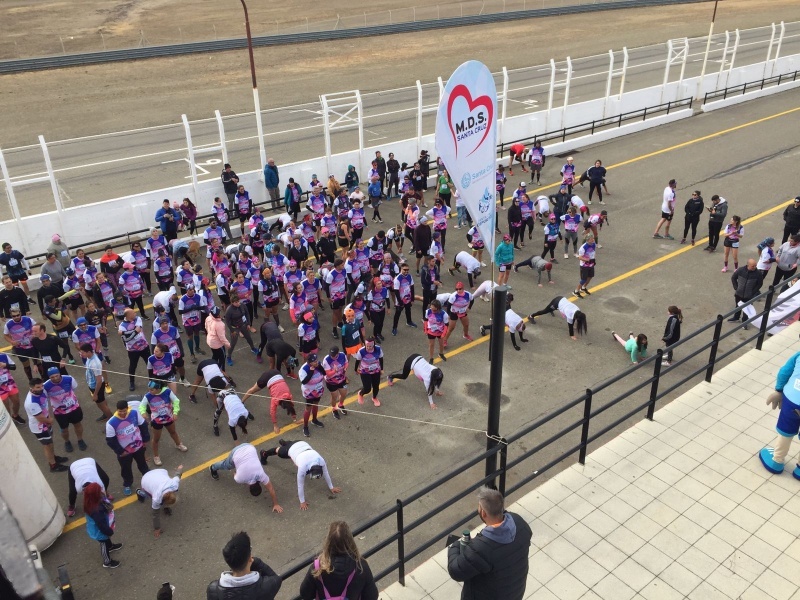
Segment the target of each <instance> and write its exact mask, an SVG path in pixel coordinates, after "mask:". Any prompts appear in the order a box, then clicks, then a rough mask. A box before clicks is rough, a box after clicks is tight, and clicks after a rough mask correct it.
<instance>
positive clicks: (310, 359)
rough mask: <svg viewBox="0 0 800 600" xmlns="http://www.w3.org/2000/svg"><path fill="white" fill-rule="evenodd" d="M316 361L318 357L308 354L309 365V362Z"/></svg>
mask: <svg viewBox="0 0 800 600" xmlns="http://www.w3.org/2000/svg"><path fill="white" fill-rule="evenodd" d="M318 359H319V357H318V356H317V355H316V354H314V353H312V354H309V355H308V362H310V363H311V362H315V361H317V360H318Z"/></svg>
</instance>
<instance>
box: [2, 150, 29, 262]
mask: <svg viewBox="0 0 800 600" xmlns="http://www.w3.org/2000/svg"><path fill="white" fill-rule="evenodd" d="M0 172H2V174H3V181H4V182H5V184H6V195H7V196H8V203H9V205H10V206H11V215H12V216H13V217H14V223H15V224H16V226H17V235H19V239H20V242H21V244H22V253H23V254H24V255H26V256H27V255H28V254H30V253H31V252H30V248H28V245H27V243H26V241H27V240H26V236H25V234H24V233H23V231H22V217H21V216H20V214H19V206H18V205H17V196H16V195H15V194H14V185H13V184H12V183H11V176H10V175H9V174H8V165H6V158H5V156H3V150H2V148H0Z"/></svg>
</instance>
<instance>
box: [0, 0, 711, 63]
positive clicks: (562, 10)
mask: <svg viewBox="0 0 800 600" xmlns="http://www.w3.org/2000/svg"><path fill="white" fill-rule="evenodd" d="M706 1H707V0H617V1H613V0H612V1H609V2H600V3H598V2H594V3H591V4H579V5H577V6H559V7H553V8H541V9H531V10H518V11H511V12H504V13H492V14H480V15H469V16H462V17H451V18H448V19H436V20H428V21H411V22H406V23H392V24H389V25H376V26H371V27H353V28H351V29H346V30H331V31H309V32H305V33H303V32H301V33H292V34H283V35H263V36H255V37H253V46H254V47H265V46H279V45H285V44H300V43H306V42H320V41H331V40H341V39H347V38H354V37H367V36H378V35H389V34H393V33H414V32H418V31H428V30H433V29H445V28H451V27H463V26H468V25H482V24H486V23H500V22H504V21H516V20H518V19H527V18H535V17H552V16H562V15H572V14H579V13H585V12H596V11H601V10H618V9H623V8H639V7H647V6H663V5H670V4H695V3H699V2H706ZM246 47H247V40H246V39H245V38H233V39H226V40H213V41H206V42H188V43H184V44H169V45H164V46H152V47H144V48H130V49H126V50H106V51H102V52H87V53H82V54H69V55H64V56H45V57H41V58H27V59H17V60H3V61H0V73H21V72H25V71H37V70H43V69H55V68H63V67H73V66H83V65H92V64H100V63H109V62H118V61H124V60H140V59H145V58H158V57H164V56H181V55H186V54H196V53H202V52H223V51H227V50H238V49H242V48H246Z"/></svg>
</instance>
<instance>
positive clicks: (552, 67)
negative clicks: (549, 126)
mask: <svg viewBox="0 0 800 600" xmlns="http://www.w3.org/2000/svg"><path fill="white" fill-rule="evenodd" d="M555 87H556V61H554V60H553V59H552V58H551V59H550V94H549V95H548V96H547V112H548V113H549V112H550V111H551V110H553V94H554V92H555ZM548 116H549V115H548Z"/></svg>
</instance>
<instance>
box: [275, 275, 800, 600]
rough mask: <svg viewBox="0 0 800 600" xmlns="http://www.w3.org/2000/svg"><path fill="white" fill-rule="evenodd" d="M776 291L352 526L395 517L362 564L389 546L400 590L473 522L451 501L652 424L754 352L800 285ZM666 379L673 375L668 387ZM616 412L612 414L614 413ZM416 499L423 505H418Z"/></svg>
mask: <svg viewBox="0 0 800 600" xmlns="http://www.w3.org/2000/svg"><path fill="white" fill-rule="evenodd" d="M784 283H785V282H784ZM779 287H780V286H779ZM776 292H777V290H776V288H775V287H773V286H770V287H769V289H768V290H767V291H766V292H763V293H761V294H760V295H758V296H756V297H755V298H753V299H751V300H749V301H748V302H746V303H744V304H742V305H741V306H739V307H737V308H736V309H734V310H731V311H729V312H728V313H726V314H720V315H717V317H716V319H714V320H713V321H710V322H709V323H706V324H705V325H703V326H702V327H700V328H699V329H697V330H695V331H693V332H692V333H690V334H689V335H687V336H686V337H684V338H683V339H681V340H680V341H679V342H677V343H676V344H673V345H672V346H670V347H668V348H666V349H663V350H662V349H659V350H658V351H657V352H656V353H655V354H654V355H652V356H650V357H649V358H647V359H646V360H644V361H643V362H640V363H638V364H635V365H632V366H631V367H629V368H628V369H626V370H624V371H623V372H621V373H619V374H618V375H615V376H614V377H611V378H610V379H607V380H605V381H603V382H600V383H598V384H596V385H595V386H593V387H591V388H587V389H586V391H585V392H584V393H583V394H581V396H579V397H578V398H576V399H574V400H572V401H571V402H568V403H566V404H564V405H563V406H561V407H560V408H558V409H557V410H555V411H553V412H551V413H549V414H547V415H545V416H543V417H541V418H539V419H537V420H536V421H534V422H532V423H530V424H528V425H526V426H525V427H524V428H522V429H521V430H519V431H517V432H516V433H514V434H512V435H510V436H508V437H507V438H502V439H501V441H502V443H500V444H499V445H498V446H495V447H494V448H492V449H490V450H487V451H485V452H482V453H480V454H476V455H475V456H474V457H472V458H471V459H469V460H467V461H466V462H464V463H462V464H460V465H458V466H457V467H456V468H454V469H453V470H451V471H450V472H448V473H446V474H445V475H442V476H441V477H438V478H437V479H436V480H435V481H433V482H431V483H430V484H428V485H426V486H425V487H423V488H422V489H420V490H419V491H417V492H415V493H413V494H411V495H410V496H408V497H406V498H404V499H397V501H396V502H395V504H393V505H392V506H390V507H388V508H386V509H385V510H383V511H382V512H380V513H379V514H377V515H375V516H374V517H372V518H371V519H369V520H368V521H366V522H364V523H361V524H359V525H358V526H356V527H354V528H353V534H354V535H355V536H359V535H361V534H363V533H364V532H368V531H370V530H373V529H375V528H378V527H379V526H384V527H385V526H387V525H388V524H389V523H390V521H391V520H392V517H394V519H393V520H394V521H395V523H394V530H393V532H392V533H391V534H390V535H388V536H385V537H384V538H383V539H381V540H380V541H379V542H378V543H376V544H374V545H373V546H371V547H370V548H368V549H367V550H366V551H364V552H363V555H364V557H365V558H369V557H371V556H374V555H375V554H377V553H378V552H380V551H381V550H384V549H387V548H389V546H391V545H393V544H394V545H395V549H396V558H393V559H392V560H391V562H390V564H389V565H388V566H386V567H384V568H383V569H381V570H380V571H377V572H375V579H376V580H381V579H384V578H385V577H387V576H389V575H391V574H393V573H397V577H398V580H399V581H400V583H401V584H403V585H405V576H406V566H407V565H408V563H409V562H410V561H411V560H413V559H414V558H416V557H417V556H419V555H420V554H422V553H423V552H425V551H426V550H428V549H429V548H431V547H432V546H434V545H435V544H438V543H441V541H442V540H444V539H445V538H446V537H447V535H448V534H450V533H453V532H454V531H458V530H459V528H461V527H462V526H464V525H465V524H466V523H468V522H470V521H473V520H474V519H475V514H474V510H472V507H470V508H467V505H462V506H457V503H459V501H461V500H462V499H464V498H466V497H468V496H470V495H472V494H473V492H475V491H476V490H477V489H478V488H480V487H481V486H483V485H487V484H488V485H492V484H494V483H496V484H497V488H498V489H499V490H500V491H501V492H502V493H503V494H504V495H505V496H506V497H508V496H510V495H511V494H514V493H515V492H517V491H518V490H521V489H522V488H524V487H525V486H527V485H528V484H529V483H531V482H532V481H533V480H535V479H537V478H540V477H542V476H543V475H545V474H546V473H548V472H549V471H550V470H551V469H553V468H554V467H556V466H557V465H559V464H560V463H562V462H564V461H566V460H568V459H570V458H574V459H577V462H579V463H580V464H585V461H586V455H587V453H588V449H589V447H590V446H591V445H592V444H593V443H594V442H596V441H597V440H599V439H600V438H601V437H603V436H606V435H607V434H610V433H612V432H614V433H617V432H619V430H620V426H621V425H623V424H624V423H625V422H626V421H629V420H630V419H632V418H634V417H636V416H637V415H642V413H643V412H644V418H646V419H648V420H651V421H652V420H653V417H654V413H655V410H656V408H657V406H658V404H659V402H660V401H662V400H664V399H665V398H666V397H667V396H668V395H670V394H672V393H673V392H675V391H676V390H678V389H679V388H680V387H681V386H683V385H685V384H687V383H688V382H690V381H692V380H693V379H695V378H696V377H697V376H698V375H701V374H703V373H705V375H704V379H705V381H707V382H710V381H711V379H712V377H713V374H714V369H715V367H716V366H717V365H718V364H719V363H720V361H722V360H724V359H726V358H728V357H730V356H731V355H733V354H734V353H736V352H738V351H739V350H740V349H742V348H743V347H745V346H747V345H748V344H750V343H751V342H753V341H755V342H756V345H755V348H756V349H758V350H761V348H762V345H763V343H764V339H765V337H766V336H767V335H771V334H770V333H769V330H770V329H772V328H773V327H775V326H777V325H779V324H780V321H776V322H775V323H773V324H772V325H769V324H768V321H769V316H770V314H771V312H772V311H773V309H774V308H775V307H777V306H780V305H781V304H783V303H785V302H788V301H790V300H791V299H793V298H794V297H795V296H797V295H798V294H800V285H798V286H796V289H794V291H793V292H791V293H788V294H786V295H785V296H784V297H782V298H778V300H777V302H775V303H773V300H775V294H776ZM761 300H764V309H763V310H762V311H761V312H759V313H756V316H755V317H753V318H751V319H748V320H746V321H744V322H739V323H737V324H736V325H735V326H733V327H732V328H731V329H730V330H728V331H726V332H725V333H723V332H722V323H723V321H724V320H725V319H726V318H727V317H729V316H731V315H733V314H734V313H735V312H736V311H741V310H742V309H744V308H746V307H748V306H753V305H754V304H755V303H756V302H759V301H761ZM759 317H760V318H761V323H760V326H759V327H758V328H757V329H756V330H755V331H754V333H752V334H750V335H748V336H746V337H745V338H744V339H743V340H741V341H739V342H738V343H736V344H734V345H733V346H732V347H731V348H729V349H728V350H727V351H725V352H723V353H722V354H720V353H719V345H720V342H723V341H725V340H727V339H728V338H730V337H731V336H733V335H735V334H737V333H740V332H741V331H742V330H744V331H748V330H749V327H750V325H751V324H752V323H753V322H754V321H756V320H758V319H759ZM709 331H711V337H710V339H709V340H708V341H706V342H704V343H702V344H701V345H700V347H699V348H696V349H694V350H692V351H690V352H688V353H687V354H686V355H685V356H683V357H682V358H680V359H678V360H675V361H674V362H672V363H671V365H670V366H669V368H668V369H666V370H662V360H663V357H664V355H665V353H666V352H667V351H675V350H677V349H679V348H685V349H688V344H690V343H691V342H695V340H698V339H700V338H701V336H704V335H706V334H708V332H709ZM705 353H708V354H707V358H706V359H705V360H703V361H702V362H701V363H698V362H697V360H696V359H697V357H699V356H701V355H704V354H705ZM683 365H687V366H690V367H691V370H690V371H689V372H688V373H685V372H684V370H679V369H678V367H681V366H683ZM650 369H652V374H649V375H648V376H647V377H646V378H645V379H644V380H643V381H639V382H638V383H636V384H635V385H633V386H632V387H626V389H625V390H624V391H622V392H621V393H618V394H616V395H615V396H613V397H612V398H611V399H610V400H608V401H606V402H604V403H603V404H602V405H601V406H593V400H594V399H595V398H596V397H597V396H598V394H599V393H600V392H602V391H604V390H609V389H610V388H612V386H618V385H619V384H624V383H626V382H628V381H629V380H630V379H631V377H632V376H634V375H641V373H643V372H645V373H649V370H650ZM679 373H680V375H681V376H680V377H678V374H679ZM673 377H676V379H675V380H674V381H673ZM667 379H669V382H668V383H669V385H668V386H667V387H664V386H665V385H666V384H665V380H667ZM644 390H648V392H647V395H646V396H647V397H646V399H645V400H644V401H639V402H636V401H635V397H636V395H637V393H638V392H643V391H644ZM626 401H628V403H629V404H632V406H626V407H625V408H624V409H622V410H623V412H622V414H615V415H614V416H613V417H609V418H610V419H611V420H610V422H607V423H606V422H604V423H603V424H602V425H598V421H599V420H600V419H599V417H600V416H601V415H604V414H605V413H607V411H609V410H610V409H612V408H614V407H617V406H618V405H621V404H622V403H624V402H626ZM575 409H578V410H580V413H578V414H575V416H574V417H573V416H572V413H577V410H575ZM617 412H619V409H618V411H617ZM562 415H564V416H565V417H566V418H568V419H572V420H569V421H568V424H567V425H566V426H562V427H561V428H559V429H557V430H556V431H555V432H554V433H552V434H550V435H549V436H548V437H544V436H545V435H546V433H544V432H545V431H546V430H547V426H548V425H550V426H552V425H554V423H555V420H556V419H558V418H559V417H561V416H562ZM576 430H580V439H579V440H577V439H576V440H575V442H574V443H571V442H570V441H567V445H568V447H567V449H566V450H563V449H561V451H560V452H559V450H554V451H553V450H552V448H551V447H552V446H554V444H556V443H557V442H560V441H562V440H565V439H566V438H567V437H568V436H569V434H571V433H572V432H574V431H576ZM531 434H539V435H541V436H542V437H543V438H544V439H542V440H541V441H539V442H538V443H536V444H535V445H534V446H533V447H531V448H530V449H527V450H524V451H523V452H522V453H521V454H519V456H517V457H515V458H514V459H512V460H509V458H508V451H509V448H512V447H516V446H515V444H516V445H517V446H520V445H521V443H520V441H521V440H522V439H523V438H525V437H526V436H529V435H531ZM546 450H551V452H550V454H548V455H547V456H546V457H543V454H544V452H545V451H546ZM553 453H555V456H551V454H553ZM497 454H499V456H500V465H499V467H498V468H497V469H496V470H495V471H493V472H491V473H489V474H488V475H485V476H483V477H479V478H474V479H473V480H471V481H469V482H468V483H467V484H466V486H465V487H462V488H461V489H460V491H458V492H456V493H452V492H448V494H449V497H447V498H446V499H444V500H441V501H439V502H438V503H436V505H435V506H433V507H432V508H428V509H427V510H426V511H425V512H424V513H423V514H422V515H421V516H418V517H416V518H415V519H413V520H409V518H408V516H409V509H410V508H412V507H413V508H419V507H420V506H415V505H422V504H429V501H430V498H429V497H428V495H429V494H431V492H434V491H436V490H441V489H442V488H443V487H444V486H445V485H447V484H452V482H453V481H454V480H455V479H457V478H461V479H463V478H464V477H465V474H466V473H468V472H469V471H470V469H472V468H473V467H476V466H478V465H481V464H482V463H484V461H486V459H487V458H488V457H491V456H494V455H497ZM536 458H541V460H542V461H546V462H544V464H542V465H533V464H532V463H533V462H534V460H532V459H536ZM534 466H535V468H534ZM509 476H511V477H513V478H514V483H513V484H512V485H508V484H507V478H508V477H509ZM450 487H452V485H451V486H448V490H449V489H450ZM423 500H425V501H426V502H422V501H423ZM449 509H454V510H459V509H460V510H463V511H464V514H463V516H461V517H459V518H458V519H457V520H456V521H455V522H452V523H450V524H448V525H447V526H446V527H443V528H441V529H438V530H436V531H435V533H433V534H432V535H430V536H428V537H426V538H425V539H424V540H422V541H419V542H417V544H416V545H415V546H413V547H411V544H410V541H411V540H410V539H409V534H411V533H412V532H413V531H415V530H417V529H419V528H420V527H422V526H425V525H427V526H428V528H430V527H431V526H433V523H432V521H433V519H434V518H436V517H438V516H439V515H441V514H442V513H444V512H445V511H447V510H449ZM426 533H427V532H426ZM409 548H410V549H409ZM314 558H315V556H308V557H307V558H305V559H303V560H301V561H299V562H297V563H296V564H294V565H293V566H291V567H290V568H289V569H287V570H285V571H284V572H283V573H282V574H281V576H282V577H283V579H284V581H286V580H287V579H290V578H292V577H294V576H295V575H297V574H300V573H302V572H305V570H306V569H307V568H308V566H309V565H311V564H312V563H313V561H314ZM297 598H299V597H295V600H297Z"/></svg>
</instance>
